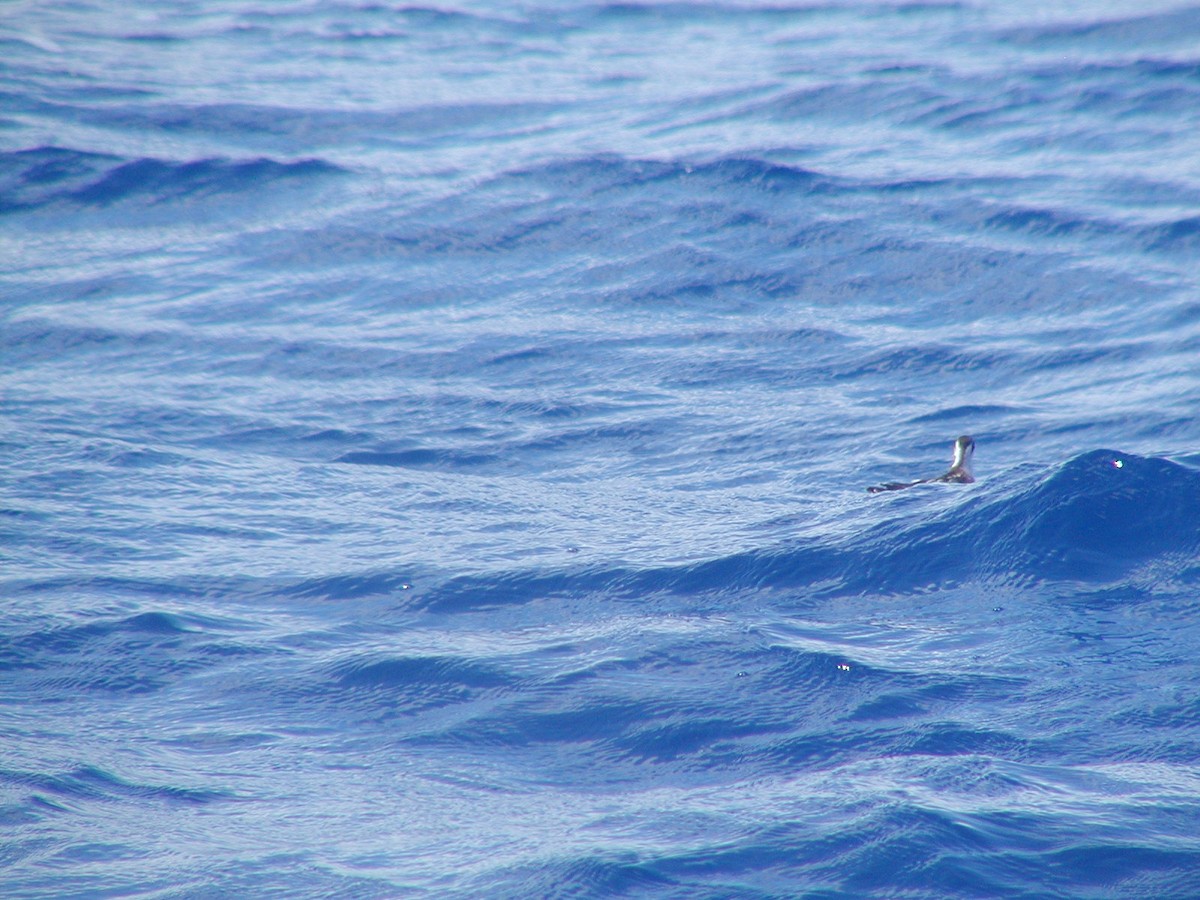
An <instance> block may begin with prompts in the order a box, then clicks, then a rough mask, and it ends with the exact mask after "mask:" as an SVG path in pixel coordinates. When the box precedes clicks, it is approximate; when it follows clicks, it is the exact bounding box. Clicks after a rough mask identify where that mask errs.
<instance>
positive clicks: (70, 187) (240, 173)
mask: <svg viewBox="0 0 1200 900" xmlns="http://www.w3.org/2000/svg"><path fill="white" fill-rule="evenodd" d="M342 171H343V170H342V169H340V168H339V167H337V166H334V165H332V164H330V163H327V162H324V161H321V160H317V159H307V160H298V161H295V162H277V161H275V160H271V159H265V158H259V159H251V160H230V159H202V160H195V161H190V162H174V161H167V160H160V159H152V158H143V159H134V160H121V159H119V158H115V157H111V156H104V155H100V154H95V153H84V152H79V151H74V150H68V149H64V148H61V147H39V148H36V149H30V150H20V151H17V152H15V153H9V154H7V155H6V156H5V157H3V158H2V159H0V178H3V182H0V213H11V212H19V211H25V210H30V209H36V208H42V207H54V206H73V207H103V206H109V205H111V204H114V203H120V202H125V201H137V202H140V203H144V204H148V205H153V204H158V203H169V202H173V201H178V200H182V199H187V198H196V197H207V196H219V195H223V194H237V193H241V192H244V191H248V190H257V189H261V188H264V187H267V186H270V185H272V184H275V183H279V182H283V181H289V180H293V179H299V180H310V179H313V178H320V177H325V176H328V175H332V174H336V173H340V172H342Z"/></svg>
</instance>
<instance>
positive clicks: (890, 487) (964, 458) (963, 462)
mask: <svg viewBox="0 0 1200 900" xmlns="http://www.w3.org/2000/svg"><path fill="white" fill-rule="evenodd" d="M974 453H975V439H974V438H973V437H971V436H970V435H969V434H964V435H962V436H961V437H959V438H958V439H957V440H956V441H955V442H954V461H953V462H952V463H950V471H948V472H946V473H944V474H942V475H939V476H938V477H937V478H920V479H918V480H916V481H889V482H887V484H875V485H871V487H869V488H867V493H869V494H882V493H883V492H884V491H902V490H904V489H905V488H910V487H913V486H915V485H918V484H971V483H972V482H973V481H974V480H975V476H974V475H972V474H971V456H972V455H973V454H974Z"/></svg>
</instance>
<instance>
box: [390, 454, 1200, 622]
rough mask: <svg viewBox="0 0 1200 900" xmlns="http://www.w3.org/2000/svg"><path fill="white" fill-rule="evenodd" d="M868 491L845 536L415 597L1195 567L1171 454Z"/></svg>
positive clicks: (425, 603)
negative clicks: (865, 518)
mask: <svg viewBox="0 0 1200 900" xmlns="http://www.w3.org/2000/svg"><path fill="white" fill-rule="evenodd" d="M989 492H992V493H998V494H1000V496H999V497H996V498H994V499H993V498H990V497H988V493H989ZM864 496H865V495H864ZM864 502H866V503H876V502H879V503H880V504H881V512H882V515H883V516H885V518H883V520H882V521H879V522H877V523H876V524H874V525H872V526H869V527H867V528H865V529H864V530H863V531H862V532H860V533H859V534H858V535H857V536H855V537H852V538H849V539H847V540H845V541H842V542H832V541H831V542H821V541H814V540H811V539H810V540H806V541H804V542H800V543H797V544H795V545H785V546H783V547H778V548H771V549H761V550H752V551H747V552H744V553H739V554H733V555H730V556H726V557H721V558H717V559H712V560H708V561H704V562H700V563H696V564H692V565H685V566H677V567H668V568H644V569H643V568H635V567H621V568H613V567H594V568H590V569H583V570H575V571H572V570H563V571H557V572H554V571H551V572H536V573H535V572H521V571H517V572H510V573H507V574H503V573H502V574H493V575H488V576H464V577H460V578H452V579H450V580H449V581H446V582H444V583H442V584H439V585H435V586H433V587H431V588H430V589H428V590H421V591H418V592H415V594H414V595H413V596H412V598H411V600H410V601H409V602H410V603H411V604H413V605H415V606H419V607H424V608H427V609H431V610H435V611H439V612H448V611H458V610H465V609H475V608H485V607H494V606H503V605H507V604H521V603H525V602H529V601H532V600H538V599H544V598H547V597H556V596H557V597H567V596H574V595H578V594H584V595H588V594H603V595H605V596H606V597H609V598H611V599H622V598H623V599H626V600H644V599H647V598H650V597H653V596H655V595H661V594H671V595H679V594H689V595H700V594H711V593H721V594H722V595H732V596H739V595H741V596H754V592H755V591H759V590H764V589H769V590H776V591H779V590H784V591H788V592H790V593H792V594H795V595H798V596H800V597H803V598H805V599H814V598H827V597H837V596H863V595H875V596H889V595H896V594H903V593H910V592H913V591H925V590H930V589H936V588H947V587H952V586H956V585H960V584H963V583H967V582H971V583H992V584H1012V585H1028V584H1031V583H1071V584H1073V585H1077V586H1080V585H1082V586H1104V585H1109V586H1111V585H1121V584H1124V585H1126V586H1130V585H1134V586H1135V587H1131V588H1130V591H1129V594H1130V596H1134V595H1135V594H1136V593H1137V589H1136V585H1137V584H1139V583H1140V582H1139V577H1140V576H1145V578H1146V579H1148V580H1149V581H1150V582H1157V583H1161V582H1163V581H1166V580H1168V579H1185V580H1195V579H1196V578H1197V577H1200V567H1198V566H1197V565H1196V563H1195V558H1196V556H1197V555H1198V554H1200V534H1197V532H1196V531H1195V528H1194V521H1195V520H1194V510H1195V509H1196V508H1197V505H1198V504H1200V471H1197V470H1196V469H1193V468H1190V467H1187V466H1184V465H1181V464H1179V463H1176V462H1172V461H1171V460H1167V459H1161V458H1156V457H1142V456H1138V455H1136V454H1126V453H1120V452H1116V451H1111V450H1095V451H1091V452H1088V453H1085V454H1082V455H1080V456H1077V457H1075V458H1073V459H1071V460H1069V461H1067V462H1066V463H1064V464H1063V465H1062V466H1060V467H1058V468H1057V469H1055V470H1053V471H1051V472H1050V473H1049V474H1046V475H1044V476H1043V477H1042V478H1040V479H1038V480H1034V481H1032V483H1030V477H1029V476H1026V478H1025V479H1024V480H1023V481H1022V482H1019V483H1017V484H1015V485H1011V486H1004V485H1002V484H1001V483H1000V482H999V476H996V477H993V478H991V479H988V480H987V481H986V482H983V483H977V484H976V485H974V486H972V487H969V488H958V487H946V486H941V485H930V486H928V488H924V487H922V488H917V489H914V490H911V491H907V492H901V493H898V494H895V495H891V496H888V497H886V498H884V499H882V500H881V501H880V500H878V499H877V498H873V499H870V500H864ZM897 512H900V513H901V514H900V515H896V513H897ZM406 605H407V604H406Z"/></svg>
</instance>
